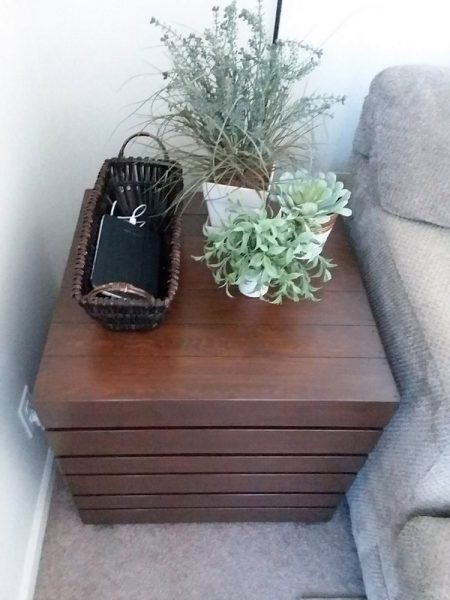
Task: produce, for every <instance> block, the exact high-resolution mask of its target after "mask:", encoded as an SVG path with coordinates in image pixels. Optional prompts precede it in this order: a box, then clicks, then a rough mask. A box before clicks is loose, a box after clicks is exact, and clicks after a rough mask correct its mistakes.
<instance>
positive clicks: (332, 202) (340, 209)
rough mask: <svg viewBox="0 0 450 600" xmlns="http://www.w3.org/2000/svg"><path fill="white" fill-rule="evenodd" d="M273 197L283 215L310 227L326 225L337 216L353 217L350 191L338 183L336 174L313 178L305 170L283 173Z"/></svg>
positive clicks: (274, 187)
mask: <svg viewBox="0 0 450 600" xmlns="http://www.w3.org/2000/svg"><path fill="white" fill-rule="evenodd" d="M272 194H273V197H274V198H275V199H276V200H277V201H278V202H279V204H280V206H281V209H282V211H283V212H289V213H292V214H295V215H297V216H298V217H299V218H302V219H303V220H304V222H305V223H307V224H309V225H311V224H312V223H316V224H318V225H322V224H324V223H326V222H327V221H329V219H330V217H331V216H333V215H342V216H344V217H347V216H349V215H351V214H352V211H351V209H350V208H348V207H347V204H348V201H349V198H350V191H349V190H346V189H345V188H344V185H343V183H342V182H340V181H336V175H335V173H331V172H330V173H326V174H324V173H319V174H318V175H316V176H313V175H310V174H309V173H308V171H306V170H304V169H301V170H299V171H296V172H295V173H283V175H281V176H280V178H279V179H278V181H277V183H276V184H275V185H274V186H273V189H272Z"/></svg>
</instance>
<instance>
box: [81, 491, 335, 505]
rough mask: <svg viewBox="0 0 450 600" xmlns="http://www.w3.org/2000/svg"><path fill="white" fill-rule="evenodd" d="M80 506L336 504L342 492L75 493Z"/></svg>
mask: <svg viewBox="0 0 450 600" xmlns="http://www.w3.org/2000/svg"><path fill="white" fill-rule="evenodd" d="M74 498H75V502H76V504H77V506H78V508H80V509H102V508H108V509H124V508H130V509H131V508H134V509H136V508H137V509H143V508H201V507H205V508H242V507H246V508H256V507H260V508H267V507H280V508H299V507H310V508H315V507H334V506H336V505H337V504H338V502H339V501H340V500H341V498H342V495H341V494H151V495H145V494H132V495H122V496H110V495H102V496H74Z"/></svg>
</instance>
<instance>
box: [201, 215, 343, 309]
mask: <svg viewBox="0 0 450 600" xmlns="http://www.w3.org/2000/svg"><path fill="white" fill-rule="evenodd" d="M204 233H205V236H206V242H205V247H204V252H203V255H202V256H200V257H194V258H196V260H200V261H203V262H205V263H206V265H207V266H208V267H209V269H211V271H212V272H213V276H214V280H215V282H216V283H217V284H218V285H219V286H220V287H225V290H226V292H227V294H228V295H231V294H230V292H229V287H230V286H231V285H239V284H240V283H241V282H243V281H244V280H245V279H246V278H247V277H248V276H249V275H253V276H254V275H257V278H258V282H259V285H260V286H261V287H264V286H268V287H269V292H268V295H267V298H266V299H267V300H268V301H269V302H272V303H275V304H280V303H281V302H282V300H283V298H289V299H290V300H294V301H295V302H298V301H299V300H303V299H308V300H317V298H316V296H315V292H317V291H318V290H319V289H320V288H319V287H317V286H316V285H315V281H319V280H321V281H323V282H325V281H328V280H329V279H331V273H330V268H331V267H333V266H334V265H333V264H332V263H331V262H330V261H329V260H327V259H326V258H324V257H323V256H316V257H314V258H313V259H311V260H310V259H308V258H305V257H306V256H307V254H308V252H309V251H310V248H311V244H314V243H315V240H314V235H313V234H312V233H311V232H309V231H304V230H302V228H301V227H300V225H299V221H298V219H297V218H296V217H295V216H294V215H293V214H283V213H282V210H281V209H280V210H279V211H278V212H277V213H276V214H274V213H273V212H272V210H271V209H270V208H262V209H259V210H257V211H254V212H252V213H242V212H237V214H236V216H235V217H234V218H233V219H231V220H230V221H228V222H227V223H226V224H225V225H224V226H222V227H218V228H215V227H207V226H205V229H204ZM263 299H264V298H263Z"/></svg>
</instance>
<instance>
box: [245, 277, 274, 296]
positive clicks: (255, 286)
mask: <svg viewBox="0 0 450 600" xmlns="http://www.w3.org/2000/svg"><path fill="white" fill-rule="evenodd" d="M239 291H240V292H241V294H243V295H244V296H248V297H249V298H261V297H262V296H264V295H265V294H267V292H268V291H269V286H268V285H261V282H260V280H259V275H257V274H256V275H255V274H250V273H249V274H248V275H247V276H246V277H245V279H244V280H243V281H241V283H240V284H239Z"/></svg>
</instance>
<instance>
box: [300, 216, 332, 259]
mask: <svg viewBox="0 0 450 600" xmlns="http://www.w3.org/2000/svg"><path fill="white" fill-rule="evenodd" d="M335 223H336V216H335V215H333V216H332V217H330V219H329V221H328V223H325V224H324V225H322V231H321V232H320V233H316V234H315V235H314V239H315V240H316V242H317V243H312V244H311V245H310V249H309V251H308V252H307V253H306V254H305V255H304V256H303V258H304V259H306V260H312V259H313V258H317V256H319V254H322V250H323V247H324V246H325V242H326V241H327V239H328V236H329V235H330V233H331V230H332V229H333V226H334V224H335Z"/></svg>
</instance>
